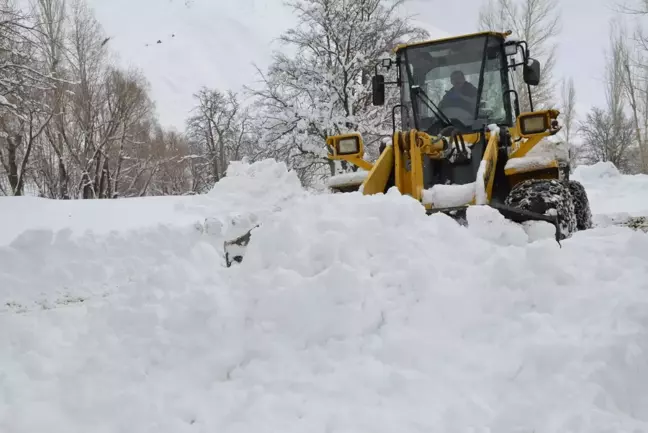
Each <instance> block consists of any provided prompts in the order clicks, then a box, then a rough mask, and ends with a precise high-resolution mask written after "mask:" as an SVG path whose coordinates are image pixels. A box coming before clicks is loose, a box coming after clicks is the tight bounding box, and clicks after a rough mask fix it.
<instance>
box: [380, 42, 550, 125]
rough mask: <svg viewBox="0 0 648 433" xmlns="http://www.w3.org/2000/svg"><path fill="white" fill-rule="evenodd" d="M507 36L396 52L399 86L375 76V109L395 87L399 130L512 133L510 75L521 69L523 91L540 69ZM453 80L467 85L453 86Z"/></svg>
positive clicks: (514, 105)
mask: <svg viewBox="0 0 648 433" xmlns="http://www.w3.org/2000/svg"><path fill="white" fill-rule="evenodd" d="M509 33H510V32H509ZM509 33H496V32H485V33H477V34H474V35H468V36H462V37H458V38H451V39H442V40H436V41H431V42H424V43H417V44H411V45H403V46H399V47H397V49H396V62H395V64H396V65H395V66H396V75H397V80H396V81H395V82H392V83H385V79H384V76H382V75H380V74H379V73H378V71H376V76H375V77H374V80H373V101H374V104H375V105H382V104H384V100H385V95H384V93H385V84H397V85H398V86H399V87H400V96H401V100H400V105H399V107H398V108H400V114H401V129H402V130H410V129H417V130H419V131H424V132H427V133H428V134H431V135H436V134H438V133H439V132H440V131H442V130H443V129H444V128H445V127H446V126H448V125H449V124H451V125H453V126H454V127H455V128H457V129H458V130H459V131H461V132H462V133H466V134H470V133H478V132H480V131H483V130H484V127H485V126H488V125H491V124H497V125H498V126H500V127H513V126H514V124H515V119H516V117H517V115H519V114H520V113H519V112H520V109H519V101H518V97H519V96H518V93H517V91H516V90H515V88H512V87H513V86H512V85H511V84H512V83H511V81H512V80H511V77H512V75H511V72H512V71H513V70H515V69H516V68H517V67H519V66H522V68H523V71H524V72H523V76H524V81H525V83H526V85H527V86H530V85H537V84H538V82H539V81H540V66H539V63H538V62H537V61H535V60H534V59H530V58H529V57H528V49H526V43H524V42H517V41H510V42H509V41H506V37H507V36H508V35H509ZM520 51H521V53H522V55H521V62H517V60H516V59H515V56H517V55H518V54H519V53H520ZM509 59H510V61H509ZM391 65H392V62H391V61H390V60H385V61H383V63H382V67H383V68H385V69H389V68H390V67H391ZM457 76H459V77H462V78H463V80H459V81H465V83H463V84H462V85H460V86H459V85H457V83H456V81H457V80H455V79H454V78H455V77H457ZM529 95H530V92H529ZM530 105H531V107H532V106H533V103H532V101H530ZM394 129H396V125H394Z"/></svg>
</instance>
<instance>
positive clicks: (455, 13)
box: [410, 0, 648, 117]
mask: <svg viewBox="0 0 648 433" xmlns="http://www.w3.org/2000/svg"><path fill="white" fill-rule="evenodd" d="M629 1H632V0H629ZM411 4H412V5H411V6H410V7H411V9H412V10H413V11H414V12H415V13H416V14H418V20H420V21H423V22H429V23H431V24H432V25H434V26H435V27H437V28H439V29H440V30H442V31H445V32H448V33H451V34H460V33H470V32H474V31H476V24H477V19H478V15H479V8H480V6H481V4H482V0H454V1H447V0H411ZM618 4H620V3H619V2H618V1H617V0H558V9H559V10H560V13H561V33H560V35H559V40H558V59H557V65H556V69H555V72H554V77H555V78H557V79H561V78H562V77H564V76H567V77H572V78H573V79H574V85H575V87H576V99H577V111H578V112H579V113H578V114H579V117H580V115H583V114H584V113H585V112H586V111H587V110H588V109H589V107H591V106H593V105H599V106H603V105H604V104H605V94H604V92H603V71H604V64H605V57H604V50H606V49H607V44H608V42H609V36H608V29H609V22H610V20H611V19H612V18H613V17H615V16H620V15H619V14H618V13H617V12H616V10H617V9H618V6H617V5H618ZM623 18H624V19H625V18H626V17H625V16H624V17H623ZM647 24H648V22H647ZM502 30H508V29H502ZM531 54H532V55H533V53H531Z"/></svg>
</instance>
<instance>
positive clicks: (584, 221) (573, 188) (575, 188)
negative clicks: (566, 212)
mask: <svg viewBox="0 0 648 433" xmlns="http://www.w3.org/2000/svg"><path fill="white" fill-rule="evenodd" d="M567 184H568V186H569V192H571V195H572V201H573V202H574V213H575V214H576V227H577V228H578V230H587V229H591V228H592V226H593V224H592V211H591V209H590V204H589V199H588V198H587V192H586V191H585V187H584V186H583V185H582V184H581V183H580V182H578V181H575V180H569V181H567Z"/></svg>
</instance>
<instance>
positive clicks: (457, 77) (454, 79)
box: [450, 71, 466, 87]
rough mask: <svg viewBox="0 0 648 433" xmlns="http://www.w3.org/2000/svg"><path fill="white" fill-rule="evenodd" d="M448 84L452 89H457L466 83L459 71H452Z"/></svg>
mask: <svg viewBox="0 0 648 433" xmlns="http://www.w3.org/2000/svg"><path fill="white" fill-rule="evenodd" d="M450 82H451V83H452V86H453V87H459V86H461V85H462V84H463V83H465V82H466V76H465V75H464V73H463V72H461V71H454V72H453V73H452V74H451V75H450Z"/></svg>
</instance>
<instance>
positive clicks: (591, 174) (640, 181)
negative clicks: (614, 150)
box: [572, 162, 648, 226]
mask: <svg viewBox="0 0 648 433" xmlns="http://www.w3.org/2000/svg"><path fill="white" fill-rule="evenodd" d="M572 178H573V179H574V180H578V181H580V182H581V183H582V184H583V185H584V186H585V189H586V190H587V195H588V197H589V200H590V206H591V208H592V214H593V216H594V222H595V224H597V225H599V226H607V225H610V224H613V223H619V222H623V221H624V220H626V219H627V218H628V217H629V216H635V217H636V216H648V176H647V175H645V174H637V175H625V174H621V173H620V172H619V170H618V169H617V168H616V167H615V166H614V164H612V163H611V162H599V163H596V164H593V165H589V166H578V167H576V169H575V170H574V173H573V174H572Z"/></svg>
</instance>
